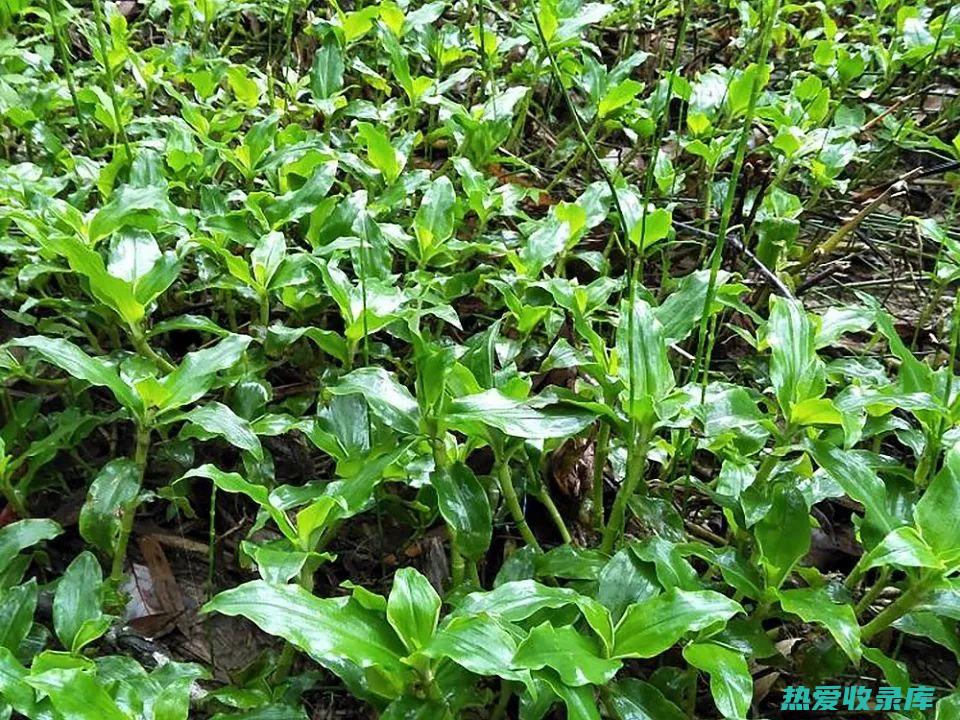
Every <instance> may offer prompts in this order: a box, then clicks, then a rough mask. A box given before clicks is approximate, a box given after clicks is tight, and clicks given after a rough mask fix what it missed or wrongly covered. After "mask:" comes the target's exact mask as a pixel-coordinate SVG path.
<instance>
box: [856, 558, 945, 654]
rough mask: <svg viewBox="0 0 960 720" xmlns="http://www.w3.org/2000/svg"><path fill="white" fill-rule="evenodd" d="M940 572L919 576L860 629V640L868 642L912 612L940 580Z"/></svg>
mask: <svg viewBox="0 0 960 720" xmlns="http://www.w3.org/2000/svg"><path fill="white" fill-rule="evenodd" d="M940 575H941V573H940V572H929V573H927V574H925V575H921V576H920V578H919V579H918V580H917V581H916V582H915V583H913V585H911V586H910V587H909V588H908V589H907V590H906V591H905V592H904V593H903V594H902V595H901V596H900V597H898V598H897V599H896V600H894V601H893V602H892V603H890V604H889V605H888V606H887V607H886V608H885V609H884V610H883V612H881V613H880V614H879V615H877V616H876V617H875V618H874V619H873V620H871V621H870V622H868V623H867V624H866V625H864V626H863V627H862V628H861V629H860V639H861V640H862V641H863V642H867V641H869V640H870V639H871V638H873V636H874V635H876V634H877V633H879V632H882V631H884V630H886V629H887V628H888V627H890V626H891V625H893V623H895V622H896V621H897V620H899V619H900V618H902V617H903V616H904V615H906V614H907V613H908V612H910V611H911V610H913V608H914V607H916V606H917V605H918V604H919V603H920V601H921V600H923V598H924V596H925V595H926V594H927V592H928V591H929V590H930V588H932V587H933V586H934V585H935V584H936V583H937V581H938V580H939V579H940Z"/></svg>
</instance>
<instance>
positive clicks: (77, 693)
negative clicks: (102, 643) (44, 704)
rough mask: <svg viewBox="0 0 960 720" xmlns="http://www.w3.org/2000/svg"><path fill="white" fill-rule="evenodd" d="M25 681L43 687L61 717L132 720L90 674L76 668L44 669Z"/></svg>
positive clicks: (82, 719) (40, 688)
mask: <svg viewBox="0 0 960 720" xmlns="http://www.w3.org/2000/svg"><path fill="white" fill-rule="evenodd" d="M25 680H26V682H27V683H28V684H29V685H31V686H32V687H34V688H36V689H37V690H41V691H43V692H44V693H45V694H46V695H47V696H48V697H49V698H50V701H51V702H52V703H53V706H54V707H55V708H56V709H57V712H58V713H60V715H61V716H62V717H65V718H76V720H133V719H132V716H130V715H128V714H127V713H125V712H123V711H122V710H121V709H120V707H119V706H118V705H117V703H116V701H114V700H113V698H111V697H110V696H109V695H108V694H107V691H106V690H104V688H103V686H102V685H100V684H99V683H98V682H97V681H96V680H95V679H94V677H93V676H92V675H91V674H88V673H87V672H84V671H83V670H78V669H76V668H69V669H55V670H47V671H46V672H44V673H40V674H39V675H30V676H29V677H27V678H25Z"/></svg>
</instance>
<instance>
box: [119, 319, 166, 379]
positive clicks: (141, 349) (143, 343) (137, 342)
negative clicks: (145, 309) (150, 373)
mask: <svg viewBox="0 0 960 720" xmlns="http://www.w3.org/2000/svg"><path fill="white" fill-rule="evenodd" d="M130 340H131V342H133V347H134V348H136V351H137V352H138V353H140V354H141V355H146V356H147V357H148V358H150V359H151V360H153V362H155V363H156V364H157V366H158V367H159V368H160V369H161V370H163V371H164V372H168V373H169V372H173V371H174V370H176V369H177V368H176V367H175V366H174V365H173V363H171V362H170V361H169V360H167V359H166V358H164V357H163V356H162V355H160V354H159V353H158V352H157V351H156V350H154V349H153V348H152V347H150V343H148V342H147V339H146V337H145V336H144V334H143V329H142V328H140V327H137V326H136V325H131V326H130Z"/></svg>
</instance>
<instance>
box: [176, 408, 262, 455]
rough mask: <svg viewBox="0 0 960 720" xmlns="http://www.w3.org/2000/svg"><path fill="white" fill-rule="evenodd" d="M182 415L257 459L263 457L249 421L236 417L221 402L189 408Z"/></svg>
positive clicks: (258, 441)
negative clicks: (188, 410)
mask: <svg viewBox="0 0 960 720" xmlns="http://www.w3.org/2000/svg"><path fill="white" fill-rule="evenodd" d="M184 417H185V418H186V419H187V420H188V421H189V422H190V423H193V424H195V425H197V426H199V427H201V428H203V429H204V430H205V431H206V432H208V433H213V434H214V435H219V436H221V437H223V439H224V440H226V441H227V442H228V443H230V444H231V445H235V446H236V447H238V448H242V449H243V450H246V451H248V452H249V453H250V454H251V455H253V456H254V457H255V458H257V459H258V460H262V459H263V448H262V447H261V446H260V439H259V438H258V437H257V436H256V434H255V433H254V432H253V430H252V429H251V427H250V423H248V422H247V421H246V420H244V419H243V418H241V417H238V416H237V414H236V413H234V412H233V410H231V409H230V408H229V407H227V406H226V405H224V404H223V403H218V402H211V403H207V404H206V405H203V406H202V407H198V408H196V409H195V410H191V411H190V412H188V413H187V414H186V415H185V416H184Z"/></svg>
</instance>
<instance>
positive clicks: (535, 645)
mask: <svg viewBox="0 0 960 720" xmlns="http://www.w3.org/2000/svg"><path fill="white" fill-rule="evenodd" d="M514 665H515V666H516V667H523V668H528V669H530V670H540V669H542V668H545V667H549V668H552V669H553V670H556V672H557V674H558V675H559V676H560V679H561V680H563V682H564V683H566V684H567V685H572V686H578V685H604V684H606V683H607V682H609V681H610V680H611V679H612V678H613V676H614V675H616V674H617V670H619V669H620V666H621V665H622V663H621V662H620V661H619V660H609V659H605V658H602V657H600V651H599V644H598V642H597V640H596V639H595V638H592V637H589V636H586V635H582V634H580V633H578V632H577V631H576V630H574V628H573V627H572V626H570V625H564V626H561V627H554V626H553V625H551V624H550V623H549V622H544V623H542V624H540V625H538V626H537V627H535V628H533V629H532V630H531V631H530V634H529V635H528V636H527V638H526V639H525V640H524V641H523V642H522V643H520V647H519V648H517V654H516V656H515V657H514Z"/></svg>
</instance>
